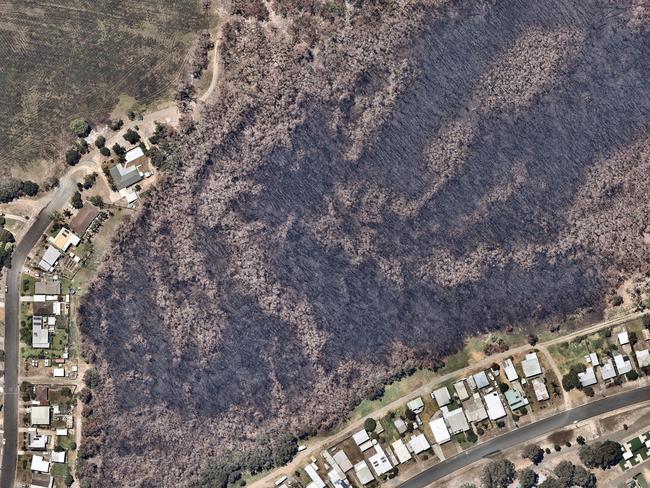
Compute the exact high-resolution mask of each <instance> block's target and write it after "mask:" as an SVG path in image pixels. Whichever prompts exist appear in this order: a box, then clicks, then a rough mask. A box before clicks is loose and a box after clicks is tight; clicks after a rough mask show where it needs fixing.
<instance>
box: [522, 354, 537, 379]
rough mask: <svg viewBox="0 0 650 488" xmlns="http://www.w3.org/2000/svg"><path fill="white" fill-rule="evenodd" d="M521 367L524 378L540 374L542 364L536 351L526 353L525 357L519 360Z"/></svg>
mask: <svg viewBox="0 0 650 488" xmlns="http://www.w3.org/2000/svg"><path fill="white" fill-rule="evenodd" d="M521 367H522V368H523V370H524V376H526V378H531V377H533V376H537V375H540V374H542V366H541V365H540V364H539V359H538V358H537V353H536V352H531V353H529V354H526V359H524V360H523V361H522V362H521Z"/></svg>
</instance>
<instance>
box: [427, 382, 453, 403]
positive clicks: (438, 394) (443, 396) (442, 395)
mask: <svg viewBox="0 0 650 488" xmlns="http://www.w3.org/2000/svg"><path fill="white" fill-rule="evenodd" d="M431 396H432V397H433V398H434V399H435V400H436V403H437V404H438V406H439V407H444V406H445V405H449V404H450V403H451V396H450V395H449V390H448V389H447V387H446V386H443V387H442V388H438V389H437V390H435V391H434V392H433V393H431Z"/></svg>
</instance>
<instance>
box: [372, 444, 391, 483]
mask: <svg viewBox="0 0 650 488" xmlns="http://www.w3.org/2000/svg"><path fill="white" fill-rule="evenodd" d="M368 461H370V465H371V466H372V469H374V470H375V473H377V476H381V475H382V474H385V473H388V472H389V471H390V470H391V469H393V465H392V464H390V461H389V460H388V456H386V453H385V452H384V450H383V449H382V448H381V446H380V445H379V444H377V445H376V446H375V454H373V455H372V456H370V458H368Z"/></svg>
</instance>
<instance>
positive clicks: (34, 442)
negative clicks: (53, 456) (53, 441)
mask: <svg viewBox="0 0 650 488" xmlns="http://www.w3.org/2000/svg"><path fill="white" fill-rule="evenodd" d="M47 441H48V436H46V435H42V434H30V435H29V446H28V447H29V449H32V450H45V449H46V448H47Z"/></svg>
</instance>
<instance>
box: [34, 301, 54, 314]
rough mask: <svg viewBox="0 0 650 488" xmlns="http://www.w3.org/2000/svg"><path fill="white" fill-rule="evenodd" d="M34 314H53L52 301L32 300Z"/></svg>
mask: <svg viewBox="0 0 650 488" xmlns="http://www.w3.org/2000/svg"><path fill="white" fill-rule="evenodd" d="M32 307H33V309H32V311H33V313H34V315H54V302H33V304H32Z"/></svg>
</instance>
